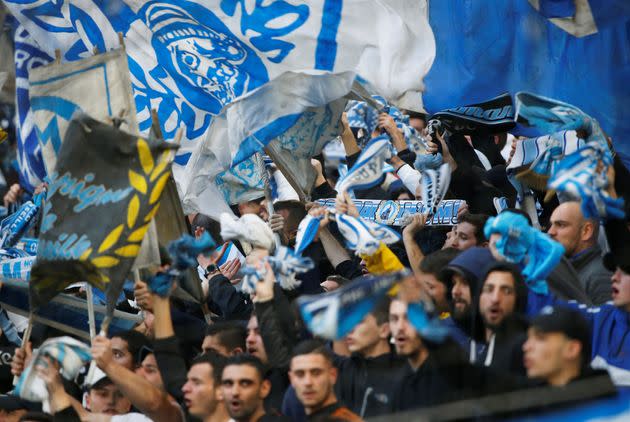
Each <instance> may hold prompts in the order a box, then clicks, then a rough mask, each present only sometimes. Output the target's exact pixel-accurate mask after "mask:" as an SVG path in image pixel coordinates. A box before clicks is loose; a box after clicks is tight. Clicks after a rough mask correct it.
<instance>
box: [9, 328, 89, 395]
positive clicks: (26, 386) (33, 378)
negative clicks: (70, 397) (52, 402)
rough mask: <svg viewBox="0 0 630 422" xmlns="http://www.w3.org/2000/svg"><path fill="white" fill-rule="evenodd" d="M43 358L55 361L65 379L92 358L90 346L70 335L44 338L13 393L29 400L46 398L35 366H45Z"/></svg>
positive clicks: (44, 386) (74, 374) (46, 392)
mask: <svg viewBox="0 0 630 422" xmlns="http://www.w3.org/2000/svg"><path fill="white" fill-rule="evenodd" d="M45 358H49V359H50V360H51V361H52V362H56V363H57V364H58V365H59V368H60V369H61V371H60V373H61V374H62V376H63V377H64V378H65V379H67V380H72V379H74V378H75V377H76V376H77V375H78V374H79V370H80V369H81V367H83V365H85V364H86V363H87V362H89V361H90V360H91V359H92V354H91V353H90V346H88V345H87V344H85V343H83V342H80V341H78V340H75V339H73V338H72V337H56V338H51V339H48V340H46V341H45V342H44V343H43V344H42V345H41V346H40V348H39V349H38V350H36V351H35V352H34V353H33V357H32V359H31V362H30V363H29V365H28V366H27V367H26V368H25V369H24V372H22V375H21V376H20V379H19V380H18V383H17V385H16V387H15V394H16V395H18V396H20V397H21V398H23V399H25V400H29V401H35V402H42V401H44V400H46V399H48V390H47V389H46V384H45V383H44V380H42V379H41V378H40V377H39V376H38V375H37V371H36V368H37V367H38V366H40V365H43V366H46V365H48V363H47V362H46V360H45Z"/></svg>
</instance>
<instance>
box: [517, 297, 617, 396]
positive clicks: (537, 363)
mask: <svg viewBox="0 0 630 422" xmlns="http://www.w3.org/2000/svg"><path fill="white" fill-rule="evenodd" d="M523 352H524V357H523V362H524V365H525V368H526V370H527V376H528V377H529V378H535V379H540V380H543V381H545V382H546V383H547V384H549V385H552V386H556V387H561V386H564V385H567V384H569V383H571V382H573V381H576V380H579V379H583V378H586V377H590V376H594V375H603V374H606V371H603V370H593V369H591V368H590V366H589V362H590V360H591V359H590V357H591V330H590V327H589V324H588V322H587V321H586V320H585V319H584V318H583V317H582V315H580V313H579V312H578V311H576V310H573V309H570V308H565V307H562V306H556V307H551V306H547V307H545V308H543V310H542V311H541V313H540V315H538V316H537V317H535V318H534V319H533V320H532V323H531V326H530V328H529V330H528V334H527V341H526V342H525V343H524V344H523Z"/></svg>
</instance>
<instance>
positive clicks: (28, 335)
mask: <svg viewBox="0 0 630 422" xmlns="http://www.w3.org/2000/svg"><path fill="white" fill-rule="evenodd" d="M32 331H33V311H30V312H29V313H28V325H27V326H26V330H24V335H23V336H22V345H21V346H20V350H26V345H27V344H28V342H29V341H30V339H31V332H32ZM18 379H19V377H18V376H17V375H14V376H13V385H14V386H16V385H17V383H18Z"/></svg>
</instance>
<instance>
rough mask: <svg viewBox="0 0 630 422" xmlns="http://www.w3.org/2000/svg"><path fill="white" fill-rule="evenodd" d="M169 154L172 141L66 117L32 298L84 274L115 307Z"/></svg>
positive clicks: (44, 297) (40, 300)
mask: <svg viewBox="0 0 630 422" xmlns="http://www.w3.org/2000/svg"><path fill="white" fill-rule="evenodd" d="M173 156H174V149H173V145H172V144H168V143H166V142H163V141H161V140H159V141H158V140H153V139H151V138H149V139H148V140H145V139H143V138H139V137H137V136H135V135H130V134H128V133H126V132H123V131H122V130H119V129H116V128H115V127H113V126H109V125H107V124H104V123H101V122H98V121H96V120H94V119H92V118H90V117H88V116H86V115H80V116H77V117H75V118H73V119H72V121H71V122H70V125H69V127H68V130H67V132H66V137H65V139H64V142H63V144H62V145H61V149H60V151H59V156H58V159H57V164H56V165H55V170H54V172H53V173H52V174H50V175H49V178H50V183H49V187H48V196H47V199H46V203H45V205H44V214H43V218H42V223H41V230H40V235H39V245H38V248H37V260H36V261H35V264H34V265H33V268H32V270H31V280H30V284H29V286H30V292H31V301H32V304H33V306H35V307H39V306H40V305H42V304H45V303H46V302H47V301H48V300H50V299H51V298H52V297H53V296H54V295H55V294H57V293H59V292H60V291H61V290H63V289H64V288H65V287H66V286H67V285H69V284H70V283H73V282H78V281H87V282H89V283H91V284H93V285H94V286H96V287H98V288H99V289H101V290H103V291H106V292H107V299H108V300H107V302H108V305H109V310H110V311H113V306H114V305H115V304H116V299H117V298H118V295H119V293H120V291H121V289H122V285H123V283H124V280H125V277H126V276H127V274H128V273H129V270H130V269H131V266H132V264H133V262H134V260H135V259H136V257H137V256H138V253H139V252H140V244H141V242H142V240H143V238H144V237H145V234H146V232H147V230H148V229H149V226H150V222H151V220H152V218H153V217H154V216H155V214H156V213H157V211H158V209H159V205H160V196H161V194H162V191H163V190H164V187H165V185H166V182H167V181H168V178H169V177H170V173H171V161H172V159H173Z"/></svg>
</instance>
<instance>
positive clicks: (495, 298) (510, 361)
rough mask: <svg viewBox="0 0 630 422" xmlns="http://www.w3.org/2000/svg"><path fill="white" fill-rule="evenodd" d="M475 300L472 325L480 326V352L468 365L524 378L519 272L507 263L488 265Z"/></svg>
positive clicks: (524, 292) (522, 293)
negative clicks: (471, 363)
mask: <svg viewBox="0 0 630 422" xmlns="http://www.w3.org/2000/svg"><path fill="white" fill-rule="evenodd" d="M476 296H477V298H476V300H475V303H476V308H477V310H478V314H479V317H480V318H477V319H476V322H481V324H483V328H484V330H483V342H484V348H483V350H482V351H481V353H480V354H479V355H478V356H475V358H474V359H473V358H472V357H471V358H470V361H471V362H475V363H478V364H482V365H484V366H489V367H492V368H494V369H497V370H501V371H504V372H509V373H514V374H520V375H524V368H523V358H522V345H523V342H524V341H525V337H526V331H527V327H528V325H527V321H526V320H525V318H524V314H525V308H526V306H527V287H526V286H525V282H524V280H523V277H522V275H521V273H520V270H519V269H518V268H517V267H515V266H514V265H511V264H508V263H496V264H493V265H491V266H490V268H489V269H488V271H487V273H486V276H485V278H484V281H483V282H482V284H481V287H480V292H479V293H478V294H477V295H476ZM473 341H474V340H473ZM470 350H471V351H473V350H476V348H474V347H471V348H470Z"/></svg>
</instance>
